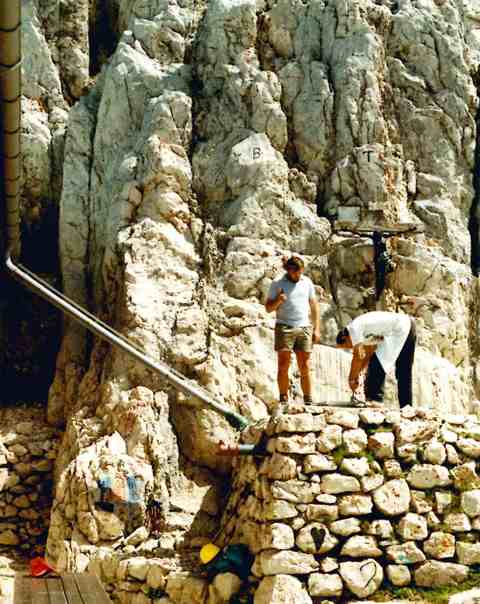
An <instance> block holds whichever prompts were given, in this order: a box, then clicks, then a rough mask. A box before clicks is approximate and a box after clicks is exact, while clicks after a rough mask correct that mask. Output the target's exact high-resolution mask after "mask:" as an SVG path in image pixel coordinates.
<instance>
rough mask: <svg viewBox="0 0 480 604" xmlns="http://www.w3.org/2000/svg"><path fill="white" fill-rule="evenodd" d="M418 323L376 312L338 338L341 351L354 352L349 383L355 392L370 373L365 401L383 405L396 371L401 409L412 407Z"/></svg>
mask: <svg viewBox="0 0 480 604" xmlns="http://www.w3.org/2000/svg"><path fill="white" fill-rule="evenodd" d="M415 344H416V333H415V323H414V321H413V319H412V317H410V316H409V315H404V314H400V313H394V312H383V311H374V312H367V313H365V314H364V315H360V316H359V317H357V318H356V319H354V320H353V321H351V322H350V323H349V324H348V325H347V327H345V329H342V331H340V332H339V333H338V335H337V346H338V347H339V348H353V356H352V364H351V367H350V375H349V378H348V383H349V386H350V388H351V389H352V392H355V391H356V390H357V388H358V384H359V376H360V374H361V372H362V371H363V370H364V369H367V377H366V379H365V397H366V399H367V401H377V402H380V403H381V402H383V387H384V384H385V376H386V374H387V373H388V372H389V371H390V370H391V369H393V367H395V377H396V378H397V386H398V400H399V403H400V407H405V406H406V405H411V404H412V368H413V360H414V356H415Z"/></svg>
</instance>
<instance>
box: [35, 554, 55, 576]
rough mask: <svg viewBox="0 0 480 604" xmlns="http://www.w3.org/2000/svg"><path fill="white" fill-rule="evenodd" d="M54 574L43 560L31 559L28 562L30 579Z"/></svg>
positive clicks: (53, 570)
mask: <svg viewBox="0 0 480 604" xmlns="http://www.w3.org/2000/svg"><path fill="white" fill-rule="evenodd" d="M52 572H55V569H53V568H52V567H51V566H50V565H49V564H47V561H46V560H45V558H33V559H32V560H30V575H31V576H32V577H43V576H44V575H46V574H47V573H52Z"/></svg>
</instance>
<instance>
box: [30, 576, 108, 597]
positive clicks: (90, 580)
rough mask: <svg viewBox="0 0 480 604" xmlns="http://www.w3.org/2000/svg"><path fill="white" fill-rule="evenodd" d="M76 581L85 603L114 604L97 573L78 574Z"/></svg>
mask: <svg viewBox="0 0 480 604" xmlns="http://www.w3.org/2000/svg"><path fill="white" fill-rule="evenodd" d="M75 581H76V583H77V586H78V591H79V592H80V593H81V595H82V600H83V602H84V604H112V601H111V600H110V598H109V597H108V595H107V593H106V591H105V590H104V589H103V585H102V584H101V583H100V581H99V580H98V577H96V576H95V575H88V574H86V573H82V574H76V575H75ZM35 604H36V603H35Z"/></svg>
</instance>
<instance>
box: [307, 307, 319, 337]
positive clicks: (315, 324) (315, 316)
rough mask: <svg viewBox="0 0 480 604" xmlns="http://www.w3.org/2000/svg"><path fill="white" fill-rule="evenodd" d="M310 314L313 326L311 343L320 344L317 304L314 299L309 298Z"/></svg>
mask: <svg viewBox="0 0 480 604" xmlns="http://www.w3.org/2000/svg"><path fill="white" fill-rule="evenodd" d="M309 302H310V312H311V313H312V324H313V341H314V342H315V343H317V344H319V343H320V309H319V308H318V302H317V300H316V299H315V298H310V300H309Z"/></svg>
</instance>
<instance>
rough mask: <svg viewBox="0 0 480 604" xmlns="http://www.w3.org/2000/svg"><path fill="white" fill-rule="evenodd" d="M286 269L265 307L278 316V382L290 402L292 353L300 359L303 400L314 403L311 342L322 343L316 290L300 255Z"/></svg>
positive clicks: (286, 264)
mask: <svg viewBox="0 0 480 604" xmlns="http://www.w3.org/2000/svg"><path fill="white" fill-rule="evenodd" d="M283 266H284V268H285V271H286V272H285V275H284V276H283V277H282V278H281V279H278V280H276V281H273V283H272V284H271V286H270V290H269V292H268V296H267V302H266V304H265V308H266V310H267V312H273V311H276V313H277V321H276V324H275V350H276V352H277V355H278V373H277V381H278V390H279V393H280V402H286V401H288V391H289V388H290V381H289V377H288V370H289V368H290V360H291V355H292V351H294V352H295V355H296V357H297V363H298V368H299V370H300V380H301V385H302V391H303V398H304V400H305V402H312V382H311V377H310V354H311V352H312V343H319V342H320V316H319V312H318V305H317V300H316V298H315V289H314V286H313V283H312V281H311V280H310V279H309V278H308V277H306V276H305V275H303V271H304V264H303V260H302V259H301V258H300V257H299V256H292V257H291V258H289V259H288V260H287V261H286V262H284V265H283ZM309 311H310V312H311V315H312V322H313V328H312V324H311V322H310V318H309Z"/></svg>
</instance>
